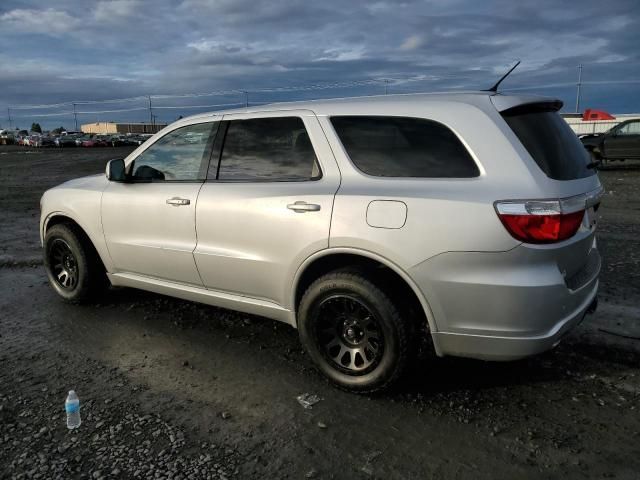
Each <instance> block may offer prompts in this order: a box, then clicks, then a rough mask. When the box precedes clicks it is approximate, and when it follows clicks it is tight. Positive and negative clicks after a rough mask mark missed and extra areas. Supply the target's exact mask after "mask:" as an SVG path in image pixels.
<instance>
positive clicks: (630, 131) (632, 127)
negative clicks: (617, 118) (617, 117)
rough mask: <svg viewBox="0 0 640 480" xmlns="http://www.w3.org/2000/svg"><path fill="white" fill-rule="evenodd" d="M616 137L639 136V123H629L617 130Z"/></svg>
mask: <svg viewBox="0 0 640 480" xmlns="http://www.w3.org/2000/svg"><path fill="white" fill-rule="evenodd" d="M618 135H640V122H629V123H627V124H626V125H623V126H622V127H621V128H619V129H618Z"/></svg>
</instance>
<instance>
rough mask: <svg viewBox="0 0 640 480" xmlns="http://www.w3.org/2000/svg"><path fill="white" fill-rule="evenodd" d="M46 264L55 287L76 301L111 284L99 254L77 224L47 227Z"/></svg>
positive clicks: (83, 299)
mask: <svg viewBox="0 0 640 480" xmlns="http://www.w3.org/2000/svg"><path fill="white" fill-rule="evenodd" d="M44 264H45V268H46V271H47V276H48V277H49V283H51V286H52V287H53V289H54V290H55V291H56V292H57V293H58V295H60V296H61V297H62V298H63V299H65V300H66V301H69V302H72V303H80V302H84V301H88V300H91V299H92V298H93V297H94V296H95V295H96V294H97V293H98V292H99V291H101V290H102V289H103V288H104V287H105V286H106V285H108V282H107V279H106V275H105V272H104V267H103V266H102V263H101V262H100V258H99V257H98V254H97V253H96V251H95V249H94V248H93V246H92V245H91V243H90V242H89V239H88V238H87V237H86V235H85V234H84V233H83V232H82V231H81V230H80V229H79V228H77V227H75V226H73V225H68V224H59V225H54V226H53V227H51V228H50V229H49V230H48V231H47V234H46V235H45V240H44Z"/></svg>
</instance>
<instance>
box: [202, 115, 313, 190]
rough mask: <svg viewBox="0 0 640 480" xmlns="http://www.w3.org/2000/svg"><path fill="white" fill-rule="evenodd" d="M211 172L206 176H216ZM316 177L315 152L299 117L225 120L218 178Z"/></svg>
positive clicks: (280, 179)
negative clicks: (225, 126)
mask: <svg viewBox="0 0 640 480" xmlns="http://www.w3.org/2000/svg"><path fill="white" fill-rule="evenodd" d="M212 173H213V175H212ZM212 173H210V174H209V178H216V176H215V172H212ZM318 178H320V170H319V168H318V162H317V158H316V154H315V151H314V150H313V146H312V144H311V140H310V139H309V134H308V133H307V130H306V129H305V126H304V122H303V121H302V119H301V118H299V117H280V118H255V119H249V120H232V121H230V122H229V126H228V128H227V134H226V136H225V139H224V145H223V147H222V155H221V157H220V165H219V169H218V175H217V179H218V180H221V181H231V182H233V181H240V182H242V181H263V182H264V181H267V182H287V181H304V180H316V179H318Z"/></svg>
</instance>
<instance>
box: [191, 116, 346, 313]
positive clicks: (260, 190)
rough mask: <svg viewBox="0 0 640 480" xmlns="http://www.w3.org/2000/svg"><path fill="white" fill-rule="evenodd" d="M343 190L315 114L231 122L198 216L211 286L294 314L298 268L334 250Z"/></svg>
mask: <svg viewBox="0 0 640 480" xmlns="http://www.w3.org/2000/svg"><path fill="white" fill-rule="evenodd" d="M216 159H219V164H217V165H216V162H215V160H216ZM339 184H340V174H339V171H338V167H337V165H336V163H335V160H334V158H333V155H332V153H331V150H330V148H329V145H328V143H327V140H326V138H325V136H324V134H323V132H322V129H321V127H320V125H319V123H318V120H317V119H316V117H315V115H314V114H313V112H310V111H286V112H265V113H252V114H234V115H225V116H224V121H223V123H222V124H221V127H220V133H219V135H218V139H217V140H216V145H215V146H214V154H213V158H212V161H211V165H210V168H209V174H208V177H207V181H206V182H205V184H204V185H203V187H202V189H201V191H200V195H199V197H198V205H197V211H196V229H197V234H198V244H197V247H196V249H195V251H194V257H195V260H196V264H197V266H198V270H199V271H200V275H201V277H202V279H203V282H204V285H205V286H206V287H207V288H209V289H213V290H218V291H224V292H229V293H233V294H239V295H245V296H250V297H253V298H259V299H264V300H268V301H272V302H275V303H277V304H280V305H284V306H287V304H288V303H289V302H288V295H289V294H290V291H291V281H292V279H293V276H294V274H295V272H296V270H297V268H298V266H299V265H300V264H301V263H302V262H303V261H304V260H305V259H306V258H307V257H309V256H310V255H311V254H313V253H314V252H317V251H319V250H321V249H324V248H327V247H328V244H329V227H330V222H331V212H332V208H333V199H334V195H335V193H336V191H337V190H338V186H339Z"/></svg>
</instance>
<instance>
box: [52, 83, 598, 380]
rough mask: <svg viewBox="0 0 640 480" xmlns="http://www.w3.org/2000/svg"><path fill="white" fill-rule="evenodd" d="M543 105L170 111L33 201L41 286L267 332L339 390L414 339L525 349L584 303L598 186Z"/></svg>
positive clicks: (496, 354) (393, 101)
mask: <svg viewBox="0 0 640 480" xmlns="http://www.w3.org/2000/svg"><path fill="white" fill-rule="evenodd" d="M561 106H562V102H560V101H558V100H553V99H546V98H543V97H532V96H519V95H502V94H492V93H488V92H478V93H455V94H428V95H397V96H393V95H387V96H380V97H365V98H356V99H340V100H329V101H314V102H300V103H287V104H282V105H278V104H272V105H265V106H263V107H255V108H252V109H239V110H232V111H226V112H216V113H211V114H201V115H197V116H194V117H190V118H186V119H182V120H180V121H178V122H176V123H174V124H173V125H172V126H171V127H169V128H168V129H166V130H164V131H163V132H162V133H161V134H158V135H156V136H154V137H153V138H152V139H151V140H150V141H149V142H148V143H146V144H145V145H144V146H143V148H141V149H138V150H136V151H135V152H134V153H132V154H130V155H129V156H128V157H127V158H126V159H124V160H123V159H119V160H112V161H110V162H109V163H108V164H107V169H106V176H92V177H86V178H82V179H79V180H75V181H73V180H72V181H70V182H66V183H64V184H62V185H60V186H59V187H56V188H54V189H51V190H48V191H47V192H45V194H44V196H43V197H42V200H41V208H42V211H41V223H40V232H41V239H42V243H43V247H44V250H43V253H44V264H45V267H46V270H47V272H48V278H49V281H50V283H51V286H52V287H53V289H54V290H55V291H56V292H57V293H58V294H59V295H60V296H61V297H62V298H63V299H66V300H68V301H72V302H80V301H85V300H88V299H90V298H92V297H93V298H97V299H98V301H100V302H103V301H104V299H103V298H101V297H100V295H102V293H101V286H103V285H105V283H106V279H107V278H108V279H109V280H110V282H111V283H112V284H113V285H116V286H127V287H135V288H141V289H146V290H150V291H153V292H157V293H161V294H164V295H172V296H175V297H180V298H184V299H188V300H195V301H200V302H203V303H207V304H211V305H216V306H220V307H225V308H232V309H237V310H240V311H243V312H247V313H251V314H258V315H263V316H266V317H270V318H273V319H276V320H280V321H283V322H285V323H288V324H290V325H292V326H294V327H296V328H298V331H299V335H300V340H301V342H302V344H303V345H304V346H305V348H306V350H307V351H308V353H309V355H310V357H311V358H312V360H313V361H314V362H315V363H316V365H317V366H318V368H319V370H320V371H321V372H322V373H323V374H324V375H326V376H327V377H328V378H329V379H330V380H331V381H333V382H335V383H336V384H338V385H339V386H341V387H343V388H346V389H350V390H353V391H360V392H363V391H364V392H371V391H375V390H380V389H384V388H386V387H388V386H390V385H391V384H392V383H393V382H395V381H396V380H398V378H399V377H400V376H401V374H402V373H403V371H405V370H406V369H407V367H409V366H410V365H412V363H413V362H414V361H415V358H416V357H415V353H416V350H417V348H418V346H419V345H420V343H421V340H424V339H426V336H429V337H430V338H431V340H432V343H433V347H434V349H435V352H436V354H438V355H441V356H442V355H452V356H462V357H472V358H479V359H486V360H513V359H519V358H523V357H526V356H529V355H533V354H536V353H540V352H542V351H545V350H547V349H550V348H553V347H554V346H555V345H557V344H558V343H559V342H560V340H561V339H562V338H563V336H564V335H565V334H566V333H567V332H568V331H569V330H570V329H571V328H573V327H574V326H576V325H577V324H579V323H580V322H581V321H582V320H583V318H584V317H585V315H586V314H587V313H588V312H591V311H593V310H594V309H595V305H596V296H597V291H598V275H599V272H600V255H599V253H598V249H597V247H596V241H595V230H596V221H595V218H596V217H595V211H596V209H597V208H598V206H599V202H600V197H601V195H602V187H601V184H600V181H599V179H598V176H597V172H596V171H595V170H594V169H591V168H588V162H589V158H588V155H587V153H586V152H585V150H584V148H583V147H582V145H581V144H580V141H579V140H578V139H577V137H576V135H575V134H574V133H573V131H572V130H571V129H570V127H569V126H568V125H567V123H566V122H565V121H564V120H563V119H562V118H561V117H560V116H559V115H558V113H557V112H558V110H559V109H560V108H561ZM549 138H553V139H554V141H553V142H550V141H548V139H549ZM159 247H161V248H159Z"/></svg>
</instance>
